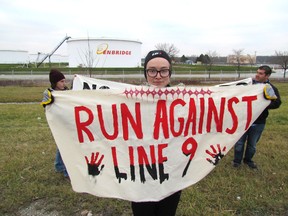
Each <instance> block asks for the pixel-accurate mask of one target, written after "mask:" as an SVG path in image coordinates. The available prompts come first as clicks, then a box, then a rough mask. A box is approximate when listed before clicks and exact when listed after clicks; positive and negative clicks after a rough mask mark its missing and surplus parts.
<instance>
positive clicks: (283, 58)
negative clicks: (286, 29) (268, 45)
mask: <svg viewBox="0 0 288 216" xmlns="http://www.w3.org/2000/svg"><path fill="white" fill-rule="evenodd" d="M275 54H276V58H275V63H277V64H279V65H280V66H281V68H282V69H283V72H284V76H283V77H284V79H285V77H286V72H287V69H288V51H284V52H282V51H275Z"/></svg>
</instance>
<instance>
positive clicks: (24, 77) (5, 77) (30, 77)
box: [0, 71, 288, 80]
mask: <svg viewBox="0 0 288 216" xmlns="http://www.w3.org/2000/svg"><path fill="white" fill-rule="evenodd" d="M283 75H284V74H283V72H281V71H279V72H278V71H277V72H276V73H273V74H272V75H271V78H275V79H282V78H283ZM254 76H255V73H246V74H241V75H240V79H245V78H248V77H254ZM286 76H288V74H286ZM65 77H66V79H73V77H74V75H65ZM92 77H93V78H97V79H110V78H119V79H123V78H124V79H125V78H137V79H141V78H144V76H143V74H118V75H109V74H103V75H92ZM172 77H173V78H203V79H209V75H208V74H173V75H172ZM210 78H217V79H221V78H235V79H238V74H237V73H233V74H232V73H231V74H221V73H219V74H211V75H210ZM47 79H48V75H34V74H31V75H18V74H17V75H15V74H14V75H13V74H11V75H10V74H8V75H7V74H5V75H4V74H0V80H47Z"/></svg>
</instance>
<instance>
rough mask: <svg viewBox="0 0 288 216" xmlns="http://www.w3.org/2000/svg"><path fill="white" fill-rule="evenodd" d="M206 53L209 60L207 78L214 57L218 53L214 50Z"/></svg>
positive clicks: (213, 62)
mask: <svg viewBox="0 0 288 216" xmlns="http://www.w3.org/2000/svg"><path fill="white" fill-rule="evenodd" d="M206 55H207V56H208V58H209V61H208V62H207V65H208V71H209V78H210V76H211V70H212V66H213V65H214V64H215V59H216V58H217V57H218V54H217V52H216V51H210V50H209V51H208V52H207V53H206Z"/></svg>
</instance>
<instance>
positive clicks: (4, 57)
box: [0, 50, 29, 64]
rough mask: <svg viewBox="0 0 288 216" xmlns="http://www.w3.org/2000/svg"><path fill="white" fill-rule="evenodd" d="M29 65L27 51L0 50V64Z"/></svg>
mask: <svg viewBox="0 0 288 216" xmlns="http://www.w3.org/2000/svg"><path fill="white" fill-rule="evenodd" d="M27 63H29V54H28V51H24V50H0V64H27Z"/></svg>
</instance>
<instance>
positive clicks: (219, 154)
mask: <svg viewBox="0 0 288 216" xmlns="http://www.w3.org/2000/svg"><path fill="white" fill-rule="evenodd" d="M210 148H211V149H212V151H213V152H210V151H209V150H206V151H205V152H206V153H207V154H208V155H210V156H212V157H213V159H214V160H211V159H210V158H206V160H207V161H209V162H210V163H212V164H213V165H215V166H216V165H217V164H218V162H219V161H220V160H221V159H222V158H223V157H224V154H223V153H222V152H225V151H226V146H224V147H223V149H222V150H221V147H220V144H217V149H216V148H215V147H214V146H213V145H210Z"/></svg>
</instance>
